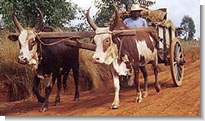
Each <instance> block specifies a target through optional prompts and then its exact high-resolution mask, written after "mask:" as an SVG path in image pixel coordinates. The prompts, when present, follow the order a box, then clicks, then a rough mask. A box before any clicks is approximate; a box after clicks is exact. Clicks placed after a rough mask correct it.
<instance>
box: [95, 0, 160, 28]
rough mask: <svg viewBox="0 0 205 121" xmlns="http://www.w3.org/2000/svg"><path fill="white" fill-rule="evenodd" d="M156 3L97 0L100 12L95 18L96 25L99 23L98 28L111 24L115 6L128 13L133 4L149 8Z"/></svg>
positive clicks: (127, 0)
mask: <svg viewBox="0 0 205 121" xmlns="http://www.w3.org/2000/svg"><path fill="white" fill-rule="evenodd" d="M155 2H156V1H155V0H101V1H99V0H95V6H96V7H97V8H99V11H98V12H97V14H96V15H95V17H94V19H95V23H97V25H98V26H103V25H104V23H109V21H110V17H111V16H112V14H113V7H112V5H113V4H115V5H117V7H118V8H119V9H120V10H123V11H128V10H129V9H130V8H131V5H132V4H139V5H140V6H142V7H146V8H147V7H149V6H151V5H153V4H155Z"/></svg>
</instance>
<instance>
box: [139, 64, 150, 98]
mask: <svg viewBox="0 0 205 121" xmlns="http://www.w3.org/2000/svg"><path fill="white" fill-rule="evenodd" d="M140 70H141V72H142V74H143V77H144V90H143V92H142V97H143V98H145V97H147V95H148V92H147V70H146V68H145V66H141V67H140Z"/></svg>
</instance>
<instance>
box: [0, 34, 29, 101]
mask: <svg viewBox="0 0 205 121" xmlns="http://www.w3.org/2000/svg"><path fill="white" fill-rule="evenodd" d="M7 35H8V32H7V31H1V35H0V44H1V46H0V51H1V53H0V73H1V75H0V84H2V85H3V87H4V88H5V90H6V95H5V96H6V97H7V98H6V99H7V101H15V100H21V99H24V98H27V97H28V96H29V95H30V94H31V80H32V71H31V70H30V68H29V67H26V66H23V65H20V64H18V63H17V62H16V56H17V54H18V43H17V42H15V43H14V42H12V41H10V40H8V39H7Z"/></svg>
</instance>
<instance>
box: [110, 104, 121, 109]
mask: <svg viewBox="0 0 205 121" xmlns="http://www.w3.org/2000/svg"><path fill="white" fill-rule="evenodd" d="M119 106H120V105H112V106H111V109H118V108H119Z"/></svg>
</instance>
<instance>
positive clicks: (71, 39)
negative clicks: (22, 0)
mask: <svg viewBox="0 0 205 121" xmlns="http://www.w3.org/2000/svg"><path fill="white" fill-rule="evenodd" d="M12 35H14V36H16V37H18V36H19V33H10V34H9V36H12ZM112 35H113V36H130V35H133V36H135V35H136V30H134V29H131V30H114V31H113V32H112ZM94 36H95V32H94V31H84V32H39V33H38V37H39V39H49V38H52V39H60V40H59V41H62V42H64V43H65V44H66V45H69V46H74V47H78V48H82V49H87V50H92V51H95V48H96V46H95V45H94V44H91V43H84V42H79V41H78V40H77V39H81V38H86V37H87V38H93V37H94ZM48 46H49V45H48Z"/></svg>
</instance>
